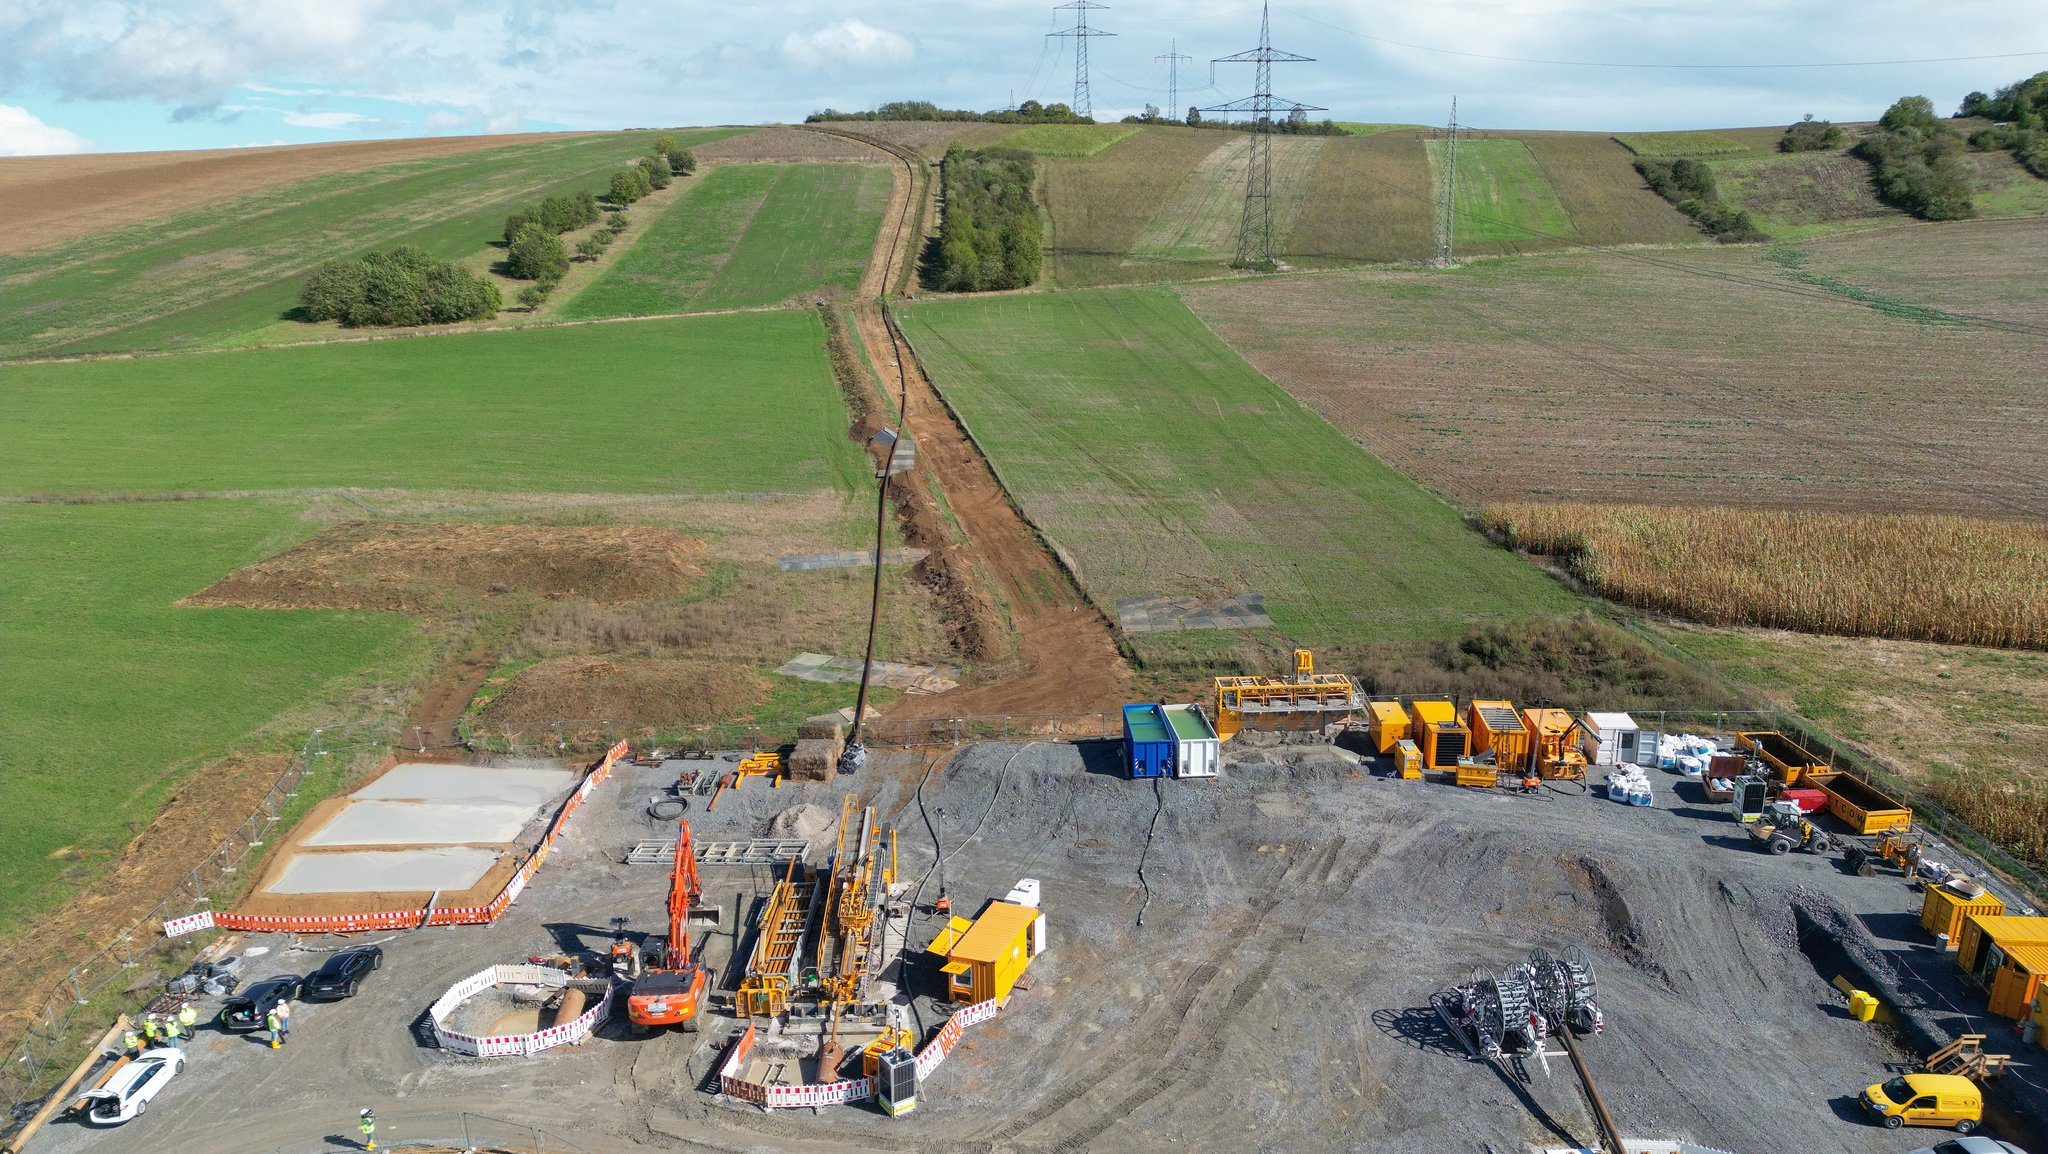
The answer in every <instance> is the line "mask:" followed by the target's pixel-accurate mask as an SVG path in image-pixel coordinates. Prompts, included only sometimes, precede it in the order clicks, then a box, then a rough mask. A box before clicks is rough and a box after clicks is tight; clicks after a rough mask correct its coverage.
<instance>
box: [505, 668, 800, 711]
mask: <svg viewBox="0 0 2048 1154" xmlns="http://www.w3.org/2000/svg"><path fill="white" fill-rule="evenodd" d="M770 688H771V686H770V685H769V683H768V680H767V678H765V677H762V676H761V675H760V674H758V673H755V672H753V671H752V670H750V669H747V668H745V667H744V666H737V665H726V664H722V663H719V662H714V661H687V660H678V659H673V658H660V657H551V658H549V659H548V660H546V661H542V662H540V663H539V664H537V665H532V666H529V667H527V668H526V669H525V670H523V671H521V672H520V674H519V675H518V676H517V677H514V678H513V679H512V683H511V684H510V685H507V686H506V687H505V689H504V691H503V692H501V693H499V694H498V695H497V696H496V697H493V698H492V699H491V702H490V704H489V705H487V706H485V707H484V719H485V720H486V721H488V722H491V723H494V724H508V723H516V722H532V721H548V720H553V719H557V718H563V719H570V720H575V719H582V718H591V719H602V718H630V719H631V720H633V721H634V722H636V723H638V724H642V725H704V724H709V723H711V722H718V721H734V720H738V719H740V718H742V717H744V716H745V715H746V714H747V713H748V712H749V711H751V710H752V709H753V708H754V707H755V706H757V705H759V704H760V703H761V702H762V701H763V700H765V699H766V698H767V696H768V693H769V691H770Z"/></svg>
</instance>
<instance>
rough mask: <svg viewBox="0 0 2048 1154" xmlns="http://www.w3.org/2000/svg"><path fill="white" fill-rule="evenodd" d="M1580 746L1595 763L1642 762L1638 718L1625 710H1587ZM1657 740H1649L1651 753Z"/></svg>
mask: <svg viewBox="0 0 2048 1154" xmlns="http://www.w3.org/2000/svg"><path fill="white" fill-rule="evenodd" d="M1582 729H1583V731H1584V736H1583V737H1581V738H1580V739H1579V748H1581V749H1583V750H1584V751H1585V754H1586V760H1587V761H1590V762H1592V763H1593V764H1594V765H1640V764H1641V758H1642V753H1641V748H1640V742H1641V739H1642V734H1641V732H1640V731H1639V730H1638V729H1637V728H1636V719H1635V718H1633V717H1630V716H1629V715H1628V714H1626V713H1588V714H1587V715H1586V719H1585V724H1584V726H1583V727H1582ZM1656 749H1657V746H1656V743H1655V742H1652V743H1651V744H1650V751H1651V756H1653V757H1654V756H1655V755H1656Z"/></svg>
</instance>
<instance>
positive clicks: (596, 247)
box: [576, 229, 612, 260]
mask: <svg viewBox="0 0 2048 1154" xmlns="http://www.w3.org/2000/svg"><path fill="white" fill-rule="evenodd" d="M611 243H612V234H611V233H608V232H606V231H605V230H603V229H598V230H597V231H596V232H593V233H591V234H590V235H589V236H586V237H584V238H583V239H582V240H580V241H577V242H576V255H577V256H579V257H581V258H583V259H584V260H596V259H597V258H598V257H601V256H603V255H604V250H605V249H607V248H610V247H611Z"/></svg>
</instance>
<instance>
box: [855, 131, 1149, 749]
mask: <svg viewBox="0 0 2048 1154" xmlns="http://www.w3.org/2000/svg"><path fill="white" fill-rule="evenodd" d="M876 147H878V148H883V149H885V150H886V151H888V152H890V153H891V154H892V155H894V156H895V157H896V158H897V159H898V160H900V161H902V162H903V163H904V165H905V172H906V176H905V178H904V179H901V180H899V181H898V182H897V183H896V186H895V204H894V205H893V207H892V212H891V214H890V219H891V220H893V221H896V222H898V224H897V226H896V227H895V228H892V229H891V230H889V232H888V234H887V235H885V236H884V237H882V238H881V241H880V243H878V244H877V246H876V249H875V257H874V260H873V261H871V262H870V265H869V272H870V275H869V276H868V277H866V278H864V279H863V281H862V290H863V291H862V297H863V299H862V302H861V305H860V307H859V308H858V309H857V310H856V318H857V325H856V327H857V329H858V331H859V333H860V339H861V341H862V343H863V344H865V345H866V347H867V352H868V359H869V360H870V361H871V362H872V363H873V364H874V365H875V367H876V369H877V371H879V372H880V373H882V374H883V376H884V378H885V379H884V381H883V385H884V387H888V386H890V385H898V386H900V387H902V388H903V389H904V391H905V394H906V400H907V404H906V410H907V411H906V413H905V422H904V423H905V425H906V427H908V428H909V429H910V431H911V436H912V437H913V439H915V440H916V442H917V451H918V460H919V464H920V465H921V466H922V468H920V469H919V470H918V472H919V473H922V474H924V475H925V476H926V477H928V478H929V479H930V482H931V483H932V484H933V485H935V486H936V487H937V488H938V489H939V490H940V492H942V493H943V495H944V501H945V506H946V509H947V510H948V511H950V513H951V514H952V521H953V523H954V524H957V525H958V527H959V532H958V533H957V534H956V533H954V532H952V531H951V526H950V525H948V524H947V522H946V519H945V517H944V515H943V514H942V513H941V512H940V511H939V510H938V508H937V507H936V502H935V501H934V500H933V498H932V495H931V494H930V493H929V492H928V491H927V490H925V489H924V488H923V487H921V486H919V485H917V484H915V483H912V484H907V485H904V486H903V487H902V489H903V491H904V492H906V493H907V494H908V496H907V497H906V498H905V499H904V507H903V511H902V515H903V516H904V519H905V521H906V529H907V530H908V535H909V536H910V538H911V542H912V544H914V545H917V546H918V547H920V548H924V549H929V550H931V551H932V553H931V556H930V557H929V558H928V559H927V560H926V562H925V564H926V565H927V566H930V567H932V568H934V569H936V570H937V571H939V572H940V573H941V574H943V575H944V576H943V580H944V581H945V583H946V584H947V585H948V586H950V587H951V588H952V589H953V590H954V595H953V596H952V597H950V598H949V601H950V602H951V603H952V605H953V606H954V607H955V608H962V609H965V610H966V611H967V612H969V613H971V614H973V615H974V616H975V617H977V618H980V619H983V620H985V619H986V618H987V616H988V615H989V613H990V612H991V611H992V610H993V603H992V602H991V601H990V599H989V589H988V585H989V584H993V586H994V592H997V593H999V594H1000V596H1001V597H1002V600H1003V602H1004V603H1005V606H1006V607H1007V609H1008V610H1009V624H1010V625H1011V627H1012V628H1013V629H1014V630H1015V643H1016V648H1015V656H1016V660H1017V664H1018V665H1019V666H1020V667H1021V668H1020V669H1019V670H1018V671H1017V672H1015V673H1014V674H1011V675H1006V676H1000V677H998V678H996V679H994V680H991V681H986V682H982V683H980V684H970V685H965V686H962V687H960V688H958V689H954V690H950V691H948V692H945V693H940V694H935V695H932V696H929V697H922V696H920V697H914V698H911V697H906V698H903V699H900V700H898V701H897V702H894V703H892V705H891V706H890V709H889V711H888V712H889V714H890V715H891V716H897V717H956V716H965V715H971V714H980V713H1056V712H1068V711H1094V710H1101V709H1108V708H1111V707H1113V706H1116V705H1119V704H1121V703H1122V702H1123V701H1124V700H1125V699H1126V698H1127V697H1128V695H1129V693H1130V680H1131V674H1130V668H1129V666H1128V665H1127V664H1126V663H1125V662H1124V659H1123V656H1122V655H1121V654H1120V653H1118V652H1117V648H1116V640H1115V637H1114V635H1113V634H1112V633H1111V630H1110V625H1109V622H1108V621H1107V620H1105V619H1104V618H1103V616H1102V614H1101V613H1099V612H1097V611H1096V610H1095V609H1094V607H1092V606H1090V605H1089V604H1088V602H1087V600H1086V599H1085V598H1083V597H1082V596H1081V592H1080V590H1079V589H1078V588H1076V587H1075V585H1074V582H1073V580H1072V578H1070V577H1069V576H1068V574H1067V572H1066V571H1065V570H1064V569H1062V568H1061V567H1060V564H1059V562H1058V560H1057V559H1056V558H1054V557H1053V555H1052V554H1051V552H1050V551H1048V550H1047V548H1046V547H1045V544H1044V542H1043V541H1042V540H1041V539H1040V538H1039V536H1038V534H1037V532H1036V531H1034V530H1033V529H1032V527H1031V525H1030V524H1029V523H1028V522H1027V521H1025V519H1024V517H1023V515H1022V514H1020V513H1019V512H1018V511H1017V508H1016V506H1015V505H1013V504H1011V502H1010V497H1009V494H1008V493H1006V492H1004V491H1003V487H1002V484H1001V483H1000V482H999V481H997V480H996V477H995V474H994V473H993V472H991V471H990V469H989V467H988V462H987V461H985V460H983V459H982V456H981V452H980V450H979V449H977V448H976V447H975V445H974V443H973V441H972V440H971V439H970V438H969V437H968V436H967V432H966V430H965V429H963V428H961V426H960V424H959V422H958V421H956V420H955V419H954V417H953V413H952V411H951V410H949V409H948V408H947V407H946V405H945V402H944V401H943V400H941V399H940V397H939V394H938V391H937V390H936V389H934V388H933V387H932V384H931V381H930V380H929V379H927V378H926V376H925V374H924V370H923V369H922V368H921V367H920V366H919V365H918V363H917V357H916V354H915V353H914V352H913V351H912V350H911V348H910V345H909V342H907V341H905V340H904V339H903V337H902V335H901V334H900V333H898V332H897V331H896V328H895V326H894V325H893V324H892V323H890V322H889V320H888V318H887V316H886V315H885V314H884V312H883V309H882V308H881V305H880V302H879V301H877V300H876V299H875V298H876V296H878V295H880V294H878V293H876V292H875V289H876V287H877V286H886V285H888V284H889V283H890V282H891V280H892V279H894V278H893V276H892V273H891V270H892V268H894V267H900V266H898V265H897V264H896V262H897V261H901V260H907V259H909V256H910V254H912V253H914V252H915V247H914V246H915V245H917V244H918V243H919V242H920V241H921V240H922V239H923V236H922V233H923V230H922V229H921V228H919V229H905V228H904V227H903V222H906V221H909V220H911V219H913V210H914V209H917V210H920V211H919V213H918V218H919V219H920V220H921V219H922V216H921V214H922V213H923V212H928V211H929V206H930V204H931V201H932V196H933V193H934V192H935V190H936V181H935V180H927V181H926V182H925V196H924V198H923V203H922V204H921V205H915V206H914V205H912V204H911V202H910V196H909V192H910V183H911V182H910V180H909V179H908V176H907V174H908V172H909V171H910V168H909V166H910V165H913V164H922V163H923V161H922V159H921V158H918V157H917V156H916V155H915V154H914V153H911V152H909V150H907V149H902V148H901V147H900V146H889V145H882V144H879V143H878V144H876ZM905 231H908V232H909V233H910V235H909V236H907V237H906V236H904V235H902V234H903V233H904V232H905ZM870 419H872V418H870ZM961 538H964V540H961ZM984 575H986V583H985V579H984ZM977 628H980V627H979V626H977ZM980 640H981V644H980V645H979V646H977V648H979V649H980V650H981V652H980V653H970V656H981V657H986V656H988V655H989V650H990V648H991V647H990V646H989V644H988V639H987V637H986V636H985V635H984V636H983V637H982V638H981V639H980Z"/></svg>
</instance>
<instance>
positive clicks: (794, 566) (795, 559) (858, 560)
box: [775, 549, 930, 572]
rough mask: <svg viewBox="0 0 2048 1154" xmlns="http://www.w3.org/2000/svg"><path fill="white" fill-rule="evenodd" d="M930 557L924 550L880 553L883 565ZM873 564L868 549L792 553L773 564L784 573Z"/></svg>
mask: <svg viewBox="0 0 2048 1154" xmlns="http://www.w3.org/2000/svg"><path fill="white" fill-rule="evenodd" d="M928 556H930V553H929V551H927V550H924V549H885V550H883V551H882V564H884V565H915V564H917V563H918V562H919V561H922V560H924V559H925V558H926V557H928ZM874 563H875V555H874V552H873V551H872V550H868V549H848V550H843V551H841V552H837V553H793V554H791V555H789V556H787V557H777V558H776V559H775V564H776V565H778V566H780V567H781V568H782V569H783V570H784V571H788V572H793V571H797V570H805V569H854V568H858V567H860V566H863V565H872V564H874Z"/></svg>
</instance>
